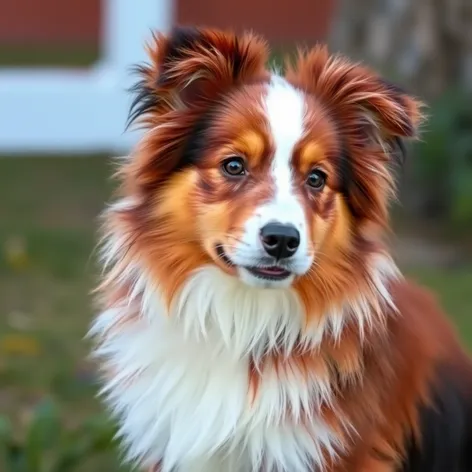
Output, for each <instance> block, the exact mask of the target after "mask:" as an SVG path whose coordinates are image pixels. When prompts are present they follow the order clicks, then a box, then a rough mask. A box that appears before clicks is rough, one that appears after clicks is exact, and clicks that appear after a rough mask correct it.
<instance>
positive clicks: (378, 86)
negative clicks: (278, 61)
mask: <svg viewBox="0 0 472 472" xmlns="http://www.w3.org/2000/svg"><path fill="white" fill-rule="evenodd" d="M286 76H287V79H288V80H289V81H290V82H291V83H293V84H294V85H296V86H298V87H300V88H302V89H303V90H305V91H306V92H308V93H311V94H313V95H314V96H315V97H316V98H317V99H318V100H320V101H321V102H322V103H323V104H324V105H325V106H326V107H327V108H328V109H329V111H330V113H331V115H332V117H333V120H334V121H335V123H336V125H337V126H338V129H339V132H340V138H341V139H342V140H343V154H344V156H343V158H342V160H343V161H344V162H343V166H342V168H343V169H344V173H345V176H344V180H345V182H344V186H345V192H346V197H347V200H348V203H349V206H350V208H351V210H352V212H353V213H354V214H355V215H356V216H359V217H366V218H369V219H371V220H375V221H376V222H381V223H384V222H386V219H387V202H388V199H389V198H388V197H390V196H392V193H393V192H394V190H395V185H394V178H393V175H392V172H391V169H390V168H389V166H388V164H389V163H391V162H392V160H393V159H394V158H395V157H401V158H403V155H404V153H405V146H404V140H405V139H415V138H416V137H417V136H418V132H419V127H420V125H421V123H422V121H423V114H422V106H423V105H422V103H421V102H420V101H419V100H417V99H415V98H413V97H412V96H410V95H408V94H407V93H405V92H404V91H403V90H401V89H400V88H399V87H397V86H395V85H393V84H391V83H389V82H387V81H385V80H383V79H382V78H381V77H380V76H379V75H378V74H376V73H375V72H374V71H372V70H370V69H369V68H367V67H364V66H362V65H360V64H357V63H353V62H350V61H349V60H348V59H346V58H344V57H342V56H337V55H330V54H329V52H328V50H327V48H326V47H325V46H317V47H315V48H313V49H312V50H310V51H308V52H302V51H300V52H299V54H298V57H297V59H296V61H295V62H294V63H290V64H288V65H287V75H286Z"/></svg>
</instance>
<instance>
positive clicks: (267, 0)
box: [0, 0, 335, 44]
mask: <svg viewBox="0 0 472 472" xmlns="http://www.w3.org/2000/svg"><path fill="white" fill-rule="evenodd" d="M129 1H134V2H135V3H136V5H138V4H139V0H129ZM176 1H177V7H176V17H177V18H176V20H177V22H179V23H183V24H202V25H207V26H219V27H232V28H236V29H245V28H252V29H254V30H255V31H257V32H259V33H262V34H264V35H266V36H267V37H268V38H269V39H270V40H271V41H273V42H276V43H277V42H280V43H283V42H287V41H294V40H302V41H308V42H312V41H315V40H318V39H322V38H324V37H325V36H326V33H327V31H328V29H329V26H330V18H331V16H332V12H333V6H334V2H335V0H231V1H230V0H176ZM100 4H101V1H100V0H0V42H1V43H3V44H5V43H16V44H29V43H32V42H33V43H36V44H38V43H43V44H47V43H63V44H66V43H68V44H71V43H86V44H97V43H98V42H99V37H100Z"/></svg>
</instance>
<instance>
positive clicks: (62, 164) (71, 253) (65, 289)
mask: <svg viewBox="0 0 472 472" xmlns="http://www.w3.org/2000/svg"><path fill="white" fill-rule="evenodd" d="M110 174H111V165H110V162H109V161H108V159H107V158H106V157H103V156H93V157H81V158H39V157H35V158H12V159H0V215H1V218H0V250H1V254H0V386H1V388H0V413H5V412H6V413H7V415H8V416H9V417H10V418H11V419H12V420H13V422H14V424H15V425H16V426H17V427H18V429H19V430H21V428H22V425H23V424H24V423H25V422H27V420H28V414H29V412H30V409H31V408H32V406H34V405H35V404H36V403H37V402H38V401H39V400H40V399H42V398H44V397H52V398H54V399H55V400H57V401H58V403H59V404H60V406H61V411H62V414H63V416H64V418H65V421H66V422H67V423H68V424H70V425H74V424H75V423H76V422H77V421H79V420H80V419H82V418H83V417H84V416H85V415H88V414H91V413H94V412H96V411H99V405H98V404H97V402H96V400H95V399H94V391H95V386H94V383H93V382H94V380H93V374H92V371H91V369H90V366H89V365H88V363H87V361H86V353H87V349H88V346H87V344H86V343H85V342H84V341H83V336H84V334H85V332H86V329H87V326H88V323H89V321H90V318H91V316H92V313H93V310H92V306H91V297H90V295H89V291H90V289H91V287H92V285H93V276H94V275H93V274H94V272H95V268H94V263H93V254H92V253H93V248H94V241H95V231H96V216H97V214H98V212H99V211H100V210H101V208H102V206H103V203H104V201H105V200H106V199H107V197H108V195H109V193H110V190H111V185H110V181H109V175H110ZM411 274H412V276H414V277H415V278H416V279H417V280H419V281H421V282H423V283H425V284H426V285H428V286H430V287H431V288H433V289H434V290H435V291H436V292H437V294H438V296H439V297H440V298H441V300H442V302H443V304H444V306H445V307H446V308H447V309H448V311H449V312H450V313H451V315H452V316H453V318H454V321H455V322H456V323H457V325H458V327H459V330H460V333H461V335H462V336H463V338H464V339H465V341H466V342H467V343H469V345H470V346H472V266H471V267H469V268H467V267H466V268H462V269H461V270H460V271H442V270H437V269H436V270H425V269H423V270H420V269H418V270H413V271H411ZM103 461H104V462H102V461H100V462H97V461H93V462H91V463H87V464H84V467H83V471H84V472H86V471H89V472H95V471H98V470H102V469H104V470H110V471H112V470H117V469H116V463H115V461H114V460H113V458H111V457H105V458H104V459H103Z"/></svg>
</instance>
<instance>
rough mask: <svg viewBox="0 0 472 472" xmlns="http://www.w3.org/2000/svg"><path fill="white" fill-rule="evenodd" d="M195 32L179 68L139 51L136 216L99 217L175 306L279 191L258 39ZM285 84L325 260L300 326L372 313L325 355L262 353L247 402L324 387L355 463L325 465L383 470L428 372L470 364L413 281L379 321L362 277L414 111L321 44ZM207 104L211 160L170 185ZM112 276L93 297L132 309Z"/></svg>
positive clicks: (303, 287)
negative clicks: (229, 162) (312, 377)
mask: <svg viewBox="0 0 472 472" xmlns="http://www.w3.org/2000/svg"><path fill="white" fill-rule="evenodd" d="M203 35H204V37H205V41H204V42H202V44H200V45H198V46H197V47H195V48H193V49H192V48H187V49H186V48H183V49H182V51H181V57H180V58H179V60H175V61H174V60H172V61H170V62H166V55H167V52H168V51H167V49H168V47H169V45H168V37H167V36H163V35H159V36H157V37H156V38H155V40H154V42H153V43H152V44H151V45H150V46H149V47H148V52H149V55H150V57H151V60H152V63H151V65H150V66H149V67H146V68H144V69H143V70H142V74H143V77H144V81H145V84H146V87H148V88H149V90H150V93H152V94H155V95H156V96H157V95H159V96H161V97H164V98H163V99H162V100H161V101H159V102H158V103H157V102H156V105H155V106H154V107H152V108H151V109H150V110H147V112H146V114H145V115H144V116H142V117H140V118H141V121H142V122H143V123H144V124H145V125H146V126H147V127H148V128H149V129H153V128H156V129H158V128H159V127H160V126H161V127H162V128H161V130H160V131H159V132H158V131H155V132H148V133H147V134H146V136H145V137H144V139H143V141H142V142H141V144H140V146H139V148H138V150H137V151H136V153H135V155H134V156H133V158H132V159H131V160H129V161H128V163H126V164H125V165H124V166H123V167H122V169H121V171H120V176H121V178H122V181H123V191H124V193H125V194H126V195H130V196H132V197H133V198H134V199H135V202H136V203H135V205H134V206H133V207H131V208H129V209H127V210H122V211H119V212H112V213H110V215H109V217H108V222H107V224H108V228H109V230H110V232H113V231H114V230H115V229H117V228H118V229H119V232H120V233H121V234H124V235H127V237H128V238H129V242H128V244H127V246H128V247H127V250H126V253H125V255H124V256H123V260H122V262H121V265H120V267H124V266H126V264H127V262H129V261H132V260H135V259H138V258H139V259H141V260H144V261H145V263H146V267H147V269H148V270H149V272H150V274H151V276H152V277H153V278H154V279H155V280H159V283H160V285H161V287H162V289H163V293H165V295H166V296H167V302H168V304H169V305H170V304H171V303H172V300H173V298H174V295H175V294H176V293H177V292H178V290H179V289H180V288H181V287H182V284H183V283H184V282H185V280H186V279H187V278H188V276H189V274H190V273H191V272H192V271H193V270H195V269H197V268H198V267H201V266H202V265H203V264H207V263H215V264H218V265H219V266H220V267H221V268H222V269H223V270H225V271H228V272H231V271H232V269H231V268H228V267H227V266H226V265H225V264H224V263H222V262H220V261H219V260H218V257H217V256H216V255H215V253H214V245H215V243H217V242H219V241H222V240H223V241H225V242H226V243H227V244H228V246H229V247H231V241H236V240H237V239H238V237H239V236H240V231H241V228H242V225H243V223H244V221H245V220H246V218H247V217H248V216H249V215H250V214H251V212H252V211H253V209H254V207H255V206H256V205H257V204H258V203H260V202H261V201H264V200H265V199H267V198H268V197H269V196H270V194H271V192H272V187H271V181H270V176H269V173H268V165H269V162H270V159H271V157H272V155H273V152H274V149H273V143H272V142H271V138H270V134H269V132H268V129H267V123H266V122H265V120H264V117H263V112H262V110H261V103H260V98H261V97H262V95H263V90H264V83H265V82H266V80H267V77H268V75H269V73H268V71H267V69H266V65H265V64H266V59H267V54H268V53H267V48H266V46H265V43H264V41H262V40H260V39H258V38H256V37H255V36H252V35H245V36H243V37H241V38H240V39H239V40H238V41H237V40H236V38H235V36H234V35H232V34H230V33H221V32H213V31H207V30H204V31H203ZM208 44H211V45H213V46H214V49H213V50H210V49H209V47H208ZM235 49H237V50H238V54H239V55H241V57H243V60H242V65H241V67H240V68H239V69H238V70H237V71H236V70H234V69H233V68H234V62H231V60H230V59H231V58H232V57H234V54H235V53H234V51H235ZM212 51H213V52H212ZM214 51H220V53H219V54H216V52H214ZM202 71H203V73H202ZM286 77H287V79H288V80H289V81H290V82H291V83H292V84H293V85H295V86H296V87H299V88H300V89H302V90H303V91H305V92H306V93H307V94H309V95H310V97H309V98H308V99H307V100H308V105H309V109H310V113H309V114H308V118H307V119H308V121H309V127H308V128H309V132H308V135H307V137H306V139H305V141H303V142H302V143H300V147H299V149H297V150H296V152H295V154H294V157H293V165H294V168H295V169H297V172H298V174H297V178H299V181H300V189H301V190H300V198H301V199H302V201H303V202H304V205H305V211H306V214H307V216H308V220H309V221H310V235H311V239H312V244H313V250H316V251H317V252H318V254H319V258H318V260H317V264H316V266H313V268H312V270H310V272H309V273H308V274H307V275H306V276H303V277H300V278H298V279H297V280H296V281H295V284H294V287H295V289H296V290H297V291H298V293H299V295H300V297H301V300H302V302H303V303H304V305H305V308H306V313H307V315H308V319H307V323H319V322H320V321H321V319H322V318H323V316H325V314H326V311H327V309H328V307H332V306H333V305H336V303H339V304H341V303H342V301H343V300H346V299H350V300H355V299H356V298H357V297H358V295H359V294H363V295H364V297H365V299H366V300H367V301H368V303H370V305H371V311H372V313H374V316H373V318H372V326H370V327H368V328H367V329H366V330H365V332H361V330H360V328H359V326H358V324H356V323H354V322H352V323H350V324H348V325H347V327H346V328H345V329H344V331H343V333H342V337H341V339H339V340H337V339H334V338H333V337H332V336H327V337H326V338H325V339H324V341H323V343H322V345H321V347H320V348H319V350H316V351H309V352H295V353H293V354H291V355H290V356H289V357H288V358H287V359H285V358H284V357H283V356H284V355H285V354H284V353H268V354H267V358H266V359H265V360H264V362H263V363H262V365H257V366H256V365H255V364H252V367H251V370H250V372H249V376H250V385H251V395H256V394H257V388H258V385H259V383H260V376H261V375H262V374H263V371H264V366H265V365H266V364H270V365H272V366H276V368H277V369H278V370H279V371H280V370H281V369H291V368H293V367H294V366H295V367H296V368H297V369H299V370H300V371H302V372H303V371H308V370H309V371H316V372H317V373H318V375H320V376H322V377H326V378H329V380H330V383H331V385H333V386H334V387H335V389H336V395H335V401H334V404H333V405H323V406H322V414H323V416H324V417H325V419H326V421H327V422H328V423H330V424H331V425H332V426H333V428H334V429H335V430H337V431H339V432H340V434H341V435H342V436H343V437H345V438H346V441H348V442H349V444H350V448H349V453H348V454H347V455H346V456H345V457H343V459H342V461H341V462H340V463H336V465H334V464H332V465H331V468H330V469H329V470H330V471H331V472H341V471H348V472H392V471H394V470H396V468H397V467H398V464H399V461H400V459H401V457H402V455H403V454H404V446H405V441H406V438H407V437H408V435H409V434H410V433H411V432H415V433H416V434H417V435H419V434H420V431H419V424H418V407H419V405H420V404H421V403H422V402H427V401H428V399H429V391H430V388H431V384H432V382H433V381H434V373H435V368H436V366H437V365H439V364H441V363H445V362H446V363H447V362H450V363H451V364H454V365H459V364H461V363H465V357H464V355H463V353H462V352H461V351H460V349H459V348H458V347H457V341H456V338H455V336H454V334H453V333H452V330H451V328H450V326H449V325H448V323H447V322H446V321H445V319H444V316H443V314H442V313H441V312H440V311H439V310H438V308H437V306H436V303H435V302H434V301H433V300H432V299H431V297H430V296H429V295H428V294H427V293H425V292H424V291H423V290H421V289H420V288H418V287H416V286H415V285H413V284H411V283H409V282H397V283H394V284H391V286H390V290H391V293H392V298H393V300H394V302H395V304H396V306H397V308H398V313H394V312H391V313H386V310H387V308H386V307H385V306H384V305H381V304H379V302H378V298H377V296H376V294H375V293H374V290H373V288H372V283H371V279H370V275H369V274H370V271H371V269H372V266H371V264H372V259H371V258H372V255H375V254H381V253H383V252H384V251H385V250H384V249H383V244H382V234H383V230H384V229H385V228H387V227H388V202H389V198H390V197H391V196H392V194H393V191H394V181H393V177H392V174H391V172H390V170H389V167H388V161H389V158H390V157H389V155H388V153H386V149H385V146H386V147H387V148H388V147H389V146H390V145H392V143H393V140H394V138H397V137H413V136H414V135H415V133H416V130H417V128H418V125H419V123H420V121H421V113H420V104H419V103H418V102H417V101H416V100H414V99H412V98H410V97H408V96H406V95H404V94H399V93H397V92H394V91H392V90H391V89H390V88H389V87H388V86H387V85H386V84H385V83H383V82H382V81H381V80H380V79H379V78H378V77H377V76H376V74H374V73H373V72H372V71H370V70H368V69H367V68H365V67H362V66H359V65H355V64H351V63H349V62H348V61H347V60H344V59H339V58H333V57H332V56H329V54H328V52H327V50H326V49H325V48H322V47H318V48H315V49H313V50H311V51H309V52H307V53H302V52H300V54H299V57H298V59H297V61H296V63H295V64H294V65H293V64H291V65H289V66H288V71H287V75H286ZM191 79H194V81H193V82H191V83H190V85H189V86H188V87H186V84H187V82H188V81H189V80H191ZM242 85H244V87H242ZM313 97H316V99H315V98H313ZM212 100H221V101H224V102H225V103H226V106H225V107H224V108H223V112H222V113H221V114H220V115H218V116H217V118H216V120H215V124H214V125H213V127H212V128H211V134H210V137H209V139H208V143H207V146H206V148H205V149H206V154H205V156H204V158H203V159H202V160H201V161H199V163H198V165H191V166H188V167H187V168H185V169H182V170H181V171H180V172H179V173H175V174H173V173H172V171H173V169H174V168H175V167H178V159H179V156H180V154H179V153H180V152H181V150H182V149H183V146H184V141H185V137H186V136H187V135H188V134H189V133H190V132H191V130H192V128H193V126H194V125H195V122H196V120H197V119H198V118H199V117H200V115H201V114H202V113H203V112H204V109H205V106H206V105H207V104H208V103H209V102H210V101H212ZM233 103H238V104H240V106H237V107H236V106H233V105H232V104H233ZM182 104H183V105H185V106H183V105H182ZM248 110H249V111H250V113H244V112H246V111H248ZM164 124H165V126H164V127H163V125H164ZM341 135H342V138H343V139H342V141H341V139H340V136H341ZM379 139H382V143H383V146H384V147H382V145H381V143H379ZM342 150H344V151H346V152H347V154H348V156H349V159H350V164H351V166H352V175H351V176H350V179H351V181H350V188H349V192H348V194H347V195H346V194H343V191H342V182H341V180H342V176H341V174H340V166H341V163H340V154H341V151H342ZM231 154H237V155H243V156H244V157H245V158H246V159H247V163H248V166H249V168H250V169H251V172H252V173H253V176H254V179H253V180H252V181H250V183H244V182H230V181H227V180H224V179H223V178H222V176H221V173H220V172H219V165H220V162H221V159H222V158H223V157H224V156H226V155H231ZM313 166H316V167H319V168H321V169H323V170H325V171H326V173H327V175H328V181H327V186H326V188H325V189H324V190H323V192H322V193H321V194H318V195H314V194H310V193H308V192H307V191H306V190H305V189H304V187H303V185H302V184H301V182H302V180H303V178H304V177H305V175H306V173H307V172H308V171H309V170H310V169H311V168H312V167H313ZM328 236H329V237H328ZM169 267H171V268H172V269H171V270H169ZM117 270H118V269H117ZM116 277H117V274H111V275H109V277H108V279H107V280H105V282H104V284H103V286H102V290H104V291H105V292H107V293H108V297H109V298H108V299H107V301H106V303H105V304H111V303H112V302H113V300H115V301H116V297H118V298H122V299H125V298H126V293H124V292H116V291H110V290H111V289H110V287H111V286H112V285H113V281H114V279H115V278H116ZM126 321H127V320H120V321H119V323H123V322H126ZM334 410H337V411H342V412H343V415H342V417H343V418H345V419H346V420H347V421H348V422H350V423H351V424H352V426H353V427H354V429H355V430H356V431H357V433H358V434H352V435H350V432H349V431H346V430H345V428H344V427H343V425H342V424H340V421H339V416H337V415H335V414H334ZM327 460H328V458H327ZM153 470H159V467H158V466H157V467H155V468H154V469H153Z"/></svg>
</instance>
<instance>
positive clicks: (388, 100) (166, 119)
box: [124, 29, 419, 288]
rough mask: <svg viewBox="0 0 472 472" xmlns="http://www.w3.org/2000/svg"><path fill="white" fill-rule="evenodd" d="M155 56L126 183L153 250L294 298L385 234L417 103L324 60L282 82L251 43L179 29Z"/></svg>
mask: <svg viewBox="0 0 472 472" xmlns="http://www.w3.org/2000/svg"><path fill="white" fill-rule="evenodd" d="M149 49H150V56H151V58H152V61H153V62H152V65H150V66H149V67H143V68H141V69H140V72H141V74H142V75H143V80H142V82H140V84H139V85H138V91H139V96H138V98H137V100H136V104H135V109H134V110H135V111H134V116H133V119H134V118H139V119H143V120H144V121H145V123H146V124H147V125H148V128H149V129H148V131H147V133H146V135H145V137H144V139H143V141H142V143H141V145H140V147H139V149H138V151H137V153H136V156H135V158H134V159H132V160H131V161H130V162H129V164H127V166H125V170H124V174H125V177H126V179H125V180H126V181H127V182H128V186H129V189H132V190H131V191H132V192H133V193H134V194H136V195H139V196H140V198H141V199H142V202H143V203H142V205H141V211H142V212H143V213H145V214H146V225H147V227H148V229H149V235H152V236H150V237H148V238H147V241H148V244H149V245H151V246H153V245H154V247H153V248H152V249H150V252H154V253H157V252H160V253H161V254H163V256H162V257H163V258H164V259H165V258H166V257H169V256H168V255H167V256H166V254H168V253H172V254H173V255H174V258H180V260H181V261H183V260H184V259H185V260H186V261H187V262H186V264H183V265H182V264H181V265H182V267H184V266H185V267H186V268H188V269H189V270H190V269H191V268H196V267H198V266H201V265H202V264H208V263H210V264H215V265H217V266H218V267H220V268H221V269H222V270H223V271H225V272H227V273H230V274H232V275H234V276H235V277H238V278H240V279H241V280H242V281H243V282H245V283H246V284H248V285H251V286H256V287H268V288H277V287H287V286H290V285H291V284H293V283H294V282H295V281H300V280H303V278H305V279H310V280H313V278H314V276H315V273H316V271H317V270H318V271H324V272H325V275H326V271H329V267H328V266H329V264H330V263H332V261H333V259H335V258H336V255H335V254H346V253H348V252H349V251H350V249H352V246H353V244H354V239H353V238H354V236H355V235H356V234H359V233H360V232H362V231H368V230H369V231H370V230H371V228H372V227H374V226H379V225H383V224H385V223H386V220H387V203H388V199H389V196H390V194H391V192H392V190H393V179H392V175H391V173H390V170H389V161H390V160H391V159H392V155H393V154H394V153H395V152H396V151H397V150H398V148H399V143H400V140H401V138H404V137H409V136H413V135H414V133H415V129H416V127H417V124H418V121H419V111H418V103H417V102H415V101H414V100H413V99H411V98H410V97H408V96H406V95H405V94H404V93H402V92H401V91H399V90H398V89H397V88H395V87H393V86H391V85H388V84H386V83H385V82H383V81H382V80H381V79H380V78H378V77H377V76H376V75H375V74H373V73H372V72H370V71H368V70H367V69H364V68H362V67H360V66H356V65H353V64H349V63H347V62H346V61H344V60H343V59H338V58H333V57H330V56H329V55H328V53H327V52H326V50H325V49H322V48H318V49H315V50H313V51H311V52H308V53H307V54H300V55H299V57H298V60H297V62H296V64H295V66H290V65H289V67H288V72H287V74H286V76H285V77H282V76H279V75H275V74H273V73H271V72H270V71H269V70H267V69H266V60H267V51H266V47H265V44H264V42H263V41H262V40H260V39H258V38H256V37H254V36H252V35H243V36H239V37H237V36H235V35H233V34H227V33H222V32H219V31H213V30H195V29H192V30H177V31H175V32H173V33H171V34H170V35H169V36H159V37H158V38H157V39H156V40H155V42H154V44H152V45H151V46H150V48H149ZM181 270H184V269H181ZM328 278H329V277H328Z"/></svg>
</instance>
